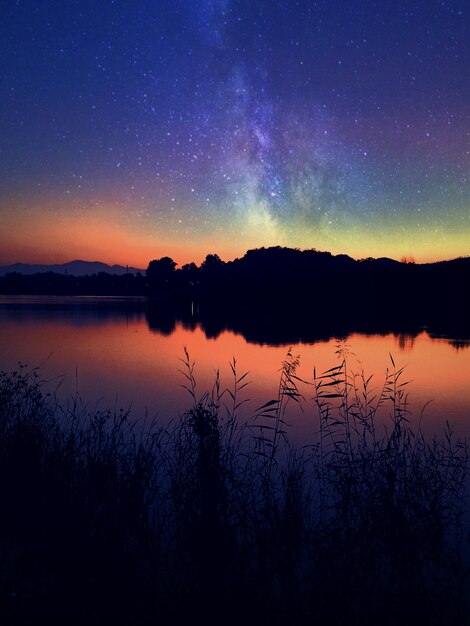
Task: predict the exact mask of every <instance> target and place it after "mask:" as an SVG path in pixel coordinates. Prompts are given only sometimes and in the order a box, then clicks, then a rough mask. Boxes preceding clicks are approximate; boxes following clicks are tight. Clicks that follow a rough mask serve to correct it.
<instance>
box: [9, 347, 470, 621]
mask: <svg viewBox="0 0 470 626" xmlns="http://www.w3.org/2000/svg"><path fill="white" fill-rule="evenodd" d="M337 357H338V364H337V365H334V366H333V367H332V368H330V369H329V370H327V371H325V372H322V373H317V372H316V371H315V370H314V373H313V377H312V379H311V380H309V381H306V380H303V379H301V378H300V377H299V376H298V374H297V372H298V366H299V358H298V357H297V356H295V355H294V354H293V353H292V351H289V352H288V353H287V355H286V358H285V359H284V361H283V363H282V364H281V369H280V377H279V387H278V391H277V395H276V397H274V398H272V399H268V400H267V401H266V402H265V403H264V404H263V405H262V406H260V407H258V408H257V409H255V410H254V411H252V412H251V414H250V412H249V410H248V407H249V405H248V404H247V400H248V397H247V391H248V390H249V385H250V384H251V383H250V381H249V374H248V373H246V372H243V373H239V371H238V365H237V362H236V360H235V359H234V360H232V362H231V363H230V372H231V377H232V381H231V383H230V384H229V386H228V387H224V386H223V384H222V381H221V378H220V375H219V373H218V372H217V373H216V377H215V380H214V385H213V388H212V389H211V390H209V391H203V392H202V393H199V391H198V387H197V380H196V373H195V372H196V370H195V363H194V362H193V361H191V358H190V355H189V353H188V352H187V351H186V350H185V354H184V357H183V359H182V361H181V374H182V376H183V385H184V386H185V388H186V389H187V391H188V398H189V404H190V406H189V408H188V410H187V411H186V412H185V413H184V414H183V415H182V416H181V417H179V418H178V419H176V420H174V421H173V422H172V423H171V424H170V426H169V427H167V428H165V429H161V428H158V427H157V426H156V425H155V424H153V425H148V426H142V424H140V425H139V424H138V423H136V422H131V420H130V416H129V415H128V413H126V412H123V411H121V412H91V413H90V412H88V411H87V410H86V408H84V407H83V406H80V404H79V403H77V402H72V403H70V404H69V405H65V406H64V405H61V404H60V403H58V402H57V400H56V398H55V397H54V396H53V395H52V396H49V395H47V393H45V391H44V388H43V385H42V383H41V380H40V376H39V373H38V372H36V371H34V370H33V371H29V370H28V369H27V368H23V367H22V368H20V369H19V370H18V371H17V372H13V373H1V374H0V498H1V502H2V510H3V514H2V516H0V553H1V555H2V559H1V561H0V610H1V615H2V618H3V620H4V622H5V623H18V624H22V623H25V624H26V623H29V622H30V620H31V619H33V618H34V619H35V620H36V621H40V620H47V622H48V623H49V624H53V623H63V620H64V619H67V622H68V623H77V624H102V623H104V622H107V621H109V620H111V619H112V620H113V621H114V622H115V623H117V624H147V623H148V624H150V623H155V621H156V620H157V621H158V620H160V621H161V622H162V623H168V622H170V621H172V622H173V623H175V622H176V623H179V622H180V621H183V620H188V619H195V618H196V617H198V618H202V619H204V620H205V622H206V623H211V622H214V623H215V622H220V621H221V620H223V621H224V622H226V623H234V624H235V623H239V622H240V620H242V619H244V620H245V621H248V622H250V623H255V622H257V623H261V624H264V623H269V624H281V623H285V622H286V621H287V622H288V623H291V624H299V625H300V624H309V623H317V624H345V623H348V624H378V623H380V624H385V625H386V624H398V623H400V624H407V623H410V624H411V623H413V624H414V625H416V624H450V623H459V624H461V623H465V619H466V616H467V606H466V603H465V591H466V570H465V567H464V563H463V562H462V559H461V556H460V552H461V547H462V533H463V528H462V520H463V513H464V497H463V496H464V487H465V479H466V476H467V470H468V449H467V446H466V444H465V442H461V441H459V440H458V439H456V437H455V436H454V434H453V432H452V429H451V427H450V426H449V425H447V426H446V428H445V430H444V432H443V434H442V436H440V437H435V438H431V439H429V438H426V437H425V436H424V434H423V432H422V431H421V428H420V425H419V424H420V422H419V421H418V424H417V425H416V427H414V426H413V420H412V419H411V417H410V413H409V408H408V400H407V388H408V382H407V381H406V380H405V379H404V370H403V368H399V367H396V365H395V363H394V360H393V357H391V356H390V367H389V369H388V370H387V371H386V373H385V378H384V381H383V383H382V384H381V385H380V387H378V388H374V384H375V383H374V379H373V378H372V377H370V376H367V375H366V374H365V373H364V372H363V371H362V370H361V369H360V367H359V370H358V371H355V370H354V367H353V366H352V365H351V363H352V362H353V355H352V353H351V352H350V350H349V348H348V346H346V345H344V344H339V345H338V349H337ZM291 404H296V405H299V406H300V407H301V408H302V410H303V412H304V418H305V419H311V424H312V437H311V441H310V442H308V445H307V443H306V445H304V446H303V447H302V448H295V447H294V446H292V445H291V444H290V442H289V427H288V424H287V416H288V414H289V407H290V405H291Z"/></svg>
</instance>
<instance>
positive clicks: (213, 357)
mask: <svg viewBox="0 0 470 626" xmlns="http://www.w3.org/2000/svg"><path fill="white" fill-rule="evenodd" d="M0 322H1V323H0V342H1V345H2V346H3V349H2V353H1V357H0V359H1V360H0V367H1V368H2V369H13V368H15V367H16V365H17V363H18V361H21V362H23V363H27V364H28V365H29V366H30V367H34V366H37V365H39V364H41V363H43V365H42V367H41V372H42V375H43V377H44V378H46V379H48V380H50V381H51V382H50V383H49V388H51V387H52V388H53V387H54V385H56V384H57V382H55V381H58V380H59V378H58V377H61V376H63V375H64V376H65V378H64V382H63V384H62V385H61V387H60V389H59V395H60V397H62V398H66V397H70V396H72V395H73V394H74V393H75V389H76V388H78V391H79V393H80V395H81V396H82V398H83V399H84V400H86V401H87V402H88V404H89V406H90V407H93V406H95V405H96V403H99V406H100V407H101V408H114V407H117V408H120V407H123V408H127V407H128V406H130V405H132V407H133V408H132V415H133V417H135V418H136V419H141V417H142V415H144V414H145V410H146V409H147V410H148V413H149V414H150V415H151V416H153V415H155V414H157V416H158V419H159V420H160V421H161V423H162V424H163V423H167V422H168V421H169V420H170V419H172V418H174V417H176V416H177V415H178V413H181V412H183V411H184V410H185V409H186V408H188V406H189V405H190V403H191V401H190V398H189V396H188V394H187V392H186V391H185V390H184V389H183V388H182V387H181V385H182V384H183V383H184V379H183V376H182V375H181V374H180V373H178V368H181V367H182V363H181V361H180V359H181V358H183V357H184V347H187V349H188V351H189V353H190V357H191V360H192V361H195V364H196V367H195V374H196V380H197V391H198V393H199V395H202V394H203V393H204V392H206V391H208V390H210V389H211V387H212V385H213V382H214V378H215V372H216V370H217V369H220V375H221V379H222V387H225V386H229V387H230V386H231V384H232V375H231V370H230V366H229V361H230V360H231V359H232V358H233V357H235V358H236V360H237V369H238V372H239V374H240V375H241V374H242V373H244V372H246V371H249V372H250V373H249V376H248V379H249V380H250V381H251V382H250V385H249V386H248V388H246V389H245V390H244V391H243V394H244V395H243V397H244V398H247V399H249V400H250V402H249V403H247V404H246V405H244V413H243V415H242V418H243V417H246V418H247V417H249V416H251V415H252V414H253V412H254V409H255V408H256V407H257V406H259V405H260V404H262V403H263V402H265V401H267V400H269V399H271V398H274V397H276V391H277V385H278V381H279V369H280V367H281V363H282V361H283V359H284V358H285V356H286V353H287V349H288V346H268V345H257V344H250V343H247V342H246V341H245V339H244V338H243V337H242V336H241V335H236V334H234V333H233V332H230V331H224V332H223V333H221V334H220V335H219V336H218V337H217V338H216V339H208V338H206V336H205V334H204V332H203V330H202V329H201V328H199V327H198V328H196V329H195V330H189V329H187V328H184V327H183V326H182V325H181V324H179V325H177V326H176V328H175V330H174V332H172V333H171V334H169V335H163V334H160V333H158V332H153V331H151V330H150V329H149V327H148V325H147V323H146V320H145V317H144V316H143V315H142V314H132V315H125V314H120V316H119V317H112V316H110V317H107V318H102V317H94V316H93V315H91V316H88V317H87V316H83V315H81V314H80V312H72V313H71V312H68V313H64V312H63V311H55V312H50V311H45V312H44V311H38V312H35V313H34V316H29V317H27V318H24V317H22V316H21V315H15V314H10V315H8V316H5V315H2V317H0ZM336 343H337V341H336V340H334V339H332V340H330V341H325V342H321V343H316V344H313V345H311V344H310V345H309V344H302V343H299V344H296V345H294V346H292V352H293V353H294V354H295V355H299V356H300V368H299V371H298V374H299V376H300V377H301V378H304V379H306V380H310V381H311V380H312V375H313V368H314V367H316V369H317V372H322V371H324V370H326V369H328V368H330V367H332V366H334V365H337V364H338V357H337V355H335V350H336ZM347 344H348V345H349V346H350V348H349V350H350V351H351V353H353V354H351V356H350V357H349V359H348V364H349V366H350V367H351V368H352V369H353V370H356V371H360V369H361V368H362V367H363V368H364V370H365V372H366V374H367V375H369V374H373V375H374V378H373V381H374V386H375V387H377V388H379V387H380V386H381V385H382V384H383V380H384V373H385V370H386V368H387V367H388V368H391V367H392V364H391V361H390V357H389V353H391V354H392V355H393V358H394V360H395V363H396V364H397V367H402V366H405V371H404V374H403V377H404V380H411V381H412V382H411V383H410V385H409V400H410V408H411V409H412V411H413V416H414V417H412V419H418V418H419V414H420V411H421V409H422V407H423V406H424V405H425V404H426V403H427V402H428V401H432V402H431V404H430V405H429V406H427V408H426V411H425V414H424V427H425V429H426V430H429V431H436V430H441V428H442V425H443V423H444V421H445V420H446V419H448V420H449V421H451V422H453V423H454V424H455V426H456V430H457V431H458V432H459V433H462V434H465V433H466V431H467V430H470V428H469V426H470V421H469V420H468V417H469V415H468V407H470V386H469V385H468V381H469V375H470V350H469V349H464V350H460V351H457V350H456V349H455V348H453V347H452V346H451V345H450V344H449V342H448V341H446V340H444V339H431V338H430V337H429V335H427V334H426V333H425V332H423V333H421V334H419V335H418V336H416V337H415V338H414V340H413V341H411V340H410V339H409V338H408V337H407V336H394V335H391V334H389V335H386V336H379V335H362V334H353V335H351V336H350V337H349V338H348V340H347ZM48 357H49V358H48ZM301 390H302V391H303V392H304V394H305V397H306V399H307V400H306V403H305V407H304V413H301V412H300V411H298V410H297V411H295V410H293V411H291V412H290V422H291V423H292V429H293V431H295V439H297V437H300V438H301V439H302V438H304V437H308V433H313V432H315V430H316V421H315V419H314V414H313V409H312V403H311V401H309V400H308V398H309V397H310V396H311V389H310V388H309V387H308V386H307V385H305V386H304V387H303V388H302V389H301Z"/></svg>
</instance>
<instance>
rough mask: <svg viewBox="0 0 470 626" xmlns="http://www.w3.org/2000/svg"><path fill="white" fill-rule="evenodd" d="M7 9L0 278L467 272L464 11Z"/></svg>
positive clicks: (349, 6)
mask: <svg viewBox="0 0 470 626" xmlns="http://www.w3.org/2000/svg"><path fill="white" fill-rule="evenodd" d="M6 5H7V6H6V10H5V14H6V15H5V17H4V19H3V20H2V24H1V26H0V30H1V33H0V34H1V37H0V47H1V58H2V67H1V81H2V88H1V93H2V95H1V103H0V115H1V119H0V124H1V129H0V130H1V133H0V137H1V139H0V141H1V155H2V158H1V165H0V185H1V189H0V212H1V213H0V216H1V217H2V222H3V227H2V229H1V231H0V244H1V247H2V253H1V254H0V261H3V262H12V261H17V260H45V259H46V258H47V259H49V258H50V259H55V260H58V259H62V260H68V259H69V257H70V255H71V254H73V255H74V256H77V255H79V256H88V257H90V255H91V256H94V257H95V258H102V259H103V260H112V261H119V262H123V261H124V260H129V261H130V262H131V263H132V264H137V263H141V264H144V263H145V262H146V260H148V259H149V255H150V257H153V256H158V254H160V253H161V254H165V253H170V254H173V256H175V258H176V259H177V260H178V261H181V262H183V261H187V260H189V259H191V258H193V257H194V258H195V259H196V260H200V257H201V255H202V254H203V253H204V252H212V251H217V252H219V253H220V254H221V255H222V256H225V257H230V256H234V255H235V254H238V253H241V252H242V251H243V250H245V249H246V248H248V247H255V246H261V245H273V244H280V245H290V246H298V247H316V248H319V249H329V250H331V251H333V252H337V253H339V252H346V253H350V254H352V255H353V256H356V257H361V256H369V255H374V256H381V255H388V256H395V257H401V256H402V255H413V256H415V257H416V258H418V259H420V260H427V259H431V258H443V257H445V256H457V255H464V254H469V253H470V191H469V186H468V174H469V170H470V134H469V127H470V124H469V122H470V75H469V67H470V63H469V59H470V49H469V48H470V45H469V41H470V33H469V30H470V29H469V28H468V26H469V13H468V3H466V2H464V1H461V2H458V1H454V2H446V1H443V2H434V1H430V0H426V1H422V2H411V1H407V2H400V1H395V2H392V1H380V2H378V1H377V2H374V1H370V2H364V1H363V0H361V1H359V0H343V1H339V0H327V1H324V2H311V1H301V0H299V1H296V2H294V1H284V2H276V1H273V0H269V1H264V0H263V1H257V2H253V1H248V0H238V1H235V0H218V1H216V0H199V1H197V2H196V1H194V0H192V1H190V0H179V1H175V0H172V1H169V0H163V1H160V0H159V1H155V0H154V1H149V0H141V1H139V2H131V1H118V0H116V1H114V2H113V1H112V0H102V1H100V2H99V3H97V2H95V1H94V2H92V1H88V0H87V1H84V0H82V1H78V0H70V1H68V2H66V3H59V2H28V1H22V0H17V1H16V2H14V1H11V2H6ZM81 252H83V254H80V253H81ZM20 257H22V258H20Z"/></svg>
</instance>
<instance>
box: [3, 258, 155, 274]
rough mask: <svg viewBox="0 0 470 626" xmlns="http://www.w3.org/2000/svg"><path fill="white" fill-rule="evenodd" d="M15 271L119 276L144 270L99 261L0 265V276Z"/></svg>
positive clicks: (22, 272) (20, 272)
mask: <svg viewBox="0 0 470 626" xmlns="http://www.w3.org/2000/svg"><path fill="white" fill-rule="evenodd" d="M12 272H16V273H18V274H23V275H27V276H30V275H32V274H39V273H44V272H54V273H55V274H70V275H71V276H91V275H92V274H99V273H100V272H106V273H107V274H113V275H117V276H121V275H123V274H127V273H130V274H137V273H139V272H142V273H143V272H144V270H141V269H138V268H136V267H123V266H122V265H107V264H106V263H101V262H100V261H81V260H75V261H69V262H68V263H61V264H53V265H38V264H30V263H13V264H12V265H2V266H0V276H5V275H6V274H10V273H12Z"/></svg>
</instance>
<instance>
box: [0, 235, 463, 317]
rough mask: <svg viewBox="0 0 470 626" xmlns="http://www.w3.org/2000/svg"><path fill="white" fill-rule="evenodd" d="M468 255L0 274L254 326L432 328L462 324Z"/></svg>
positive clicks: (309, 253)
mask: <svg viewBox="0 0 470 626" xmlns="http://www.w3.org/2000/svg"><path fill="white" fill-rule="evenodd" d="M469 282H470V258H469V257H465V258H458V259H454V260H450V261H442V262H438V263H428V264H417V263H414V262H409V261H407V260H402V261H401V262H399V261H395V260H392V259H388V258H379V259H373V258H367V259H362V260H358V261H357V260H354V259H352V258H351V257H349V256H347V255H336V256H335V255H332V254H331V253H329V252H320V251H317V250H314V249H312V250H303V251H302V250H299V249H293V248H284V247H279V246H278V247H271V248H258V249H254V250H249V251H248V252H247V253H246V254H245V255H244V256H243V257H241V258H238V259H235V260H233V261H228V262H224V261H222V260H221V259H220V257H219V256H218V255H217V254H208V255H207V256H206V258H205V260H204V261H203V262H202V263H201V265H200V266H198V265H196V264H195V263H187V264H185V265H183V266H182V267H181V268H179V269H178V268H177V264H176V262H175V261H174V260H173V259H171V258H170V257H167V256H164V257H162V258H159V259H154V260H152V261H150V263H149V265H148V268H147V270H146V272H145V275H143V274H141V273H139V274H135V275H134V274H125V275H123V276H116V275H112V274H107V273H104V272H102V273H99V274H93V275H91V276H82V277H76V276H71V275H63V274H55V273H52V272H47V273H43V274H35V275H32V276H27V275H21V274H16V273H11V274H7V275H6V276H5V277H3V278H0V292H1V293H4V294H77V295H126V296H131V295H142V296H147V297H148V302H149V307H150V308H152V307H158V309H159V310H162V308H164V307H165V308H167V309H168V310H174V311H176V310H184V311H188V310H189V307H190V305H191V310H192V311H194V310H196V309H197V310H198V311H199V312H202V314H203V315H204V316H205V318H206V319H208V318H210V317H211V316H212V317H213V318H214V319H218V320H220V319H221V318H223V319H224V320H226V321H227V323H231V321H233V320H232V318H236V319H237V320H238V321H240V320H243V319H246V322H247V324H249V325H250V326H253V325H254V324H255V321H256V320H257V319H258V320H260V324H266V323H268V324H269V323H270V322H273V323H275V322H277V321H279V320H285V321H286V322H287V320H290V321H296V323H297V325H298V326H299V327H301V326H305V325H306V324H307V325H308V324H309V323H311V320H312V319H315V320H316V321H317V320H322V319H324V320H327V321H328V322H329V323H330V324H331V323H333V322H335V321H336V322H337V323H341V322H344V319H345V317H347V318H348V319H349V320H350V321H355V320H356V321H357V322H358V323H359V322H363V321H364V320H366V321H367V322H368V323H371V324H374V323H376V322H377V321H380V322H384V321H387V320H393V322H395V323H396V322H399V321H402V322H403V324H405V325H409V324H417V325H429V324H433V325H436V324H439V323H441V322H442V321H445V322H446V323H447V324H448V323H449V322H451V323H452V325H453V326H454V327H455V326H456V325H457V326H462V327H465V328H466V327H467V326H468V320H469V319H470V315H469V305H468V300H467V299H466V286H467V285H468V284H469Z"/></svg>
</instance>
